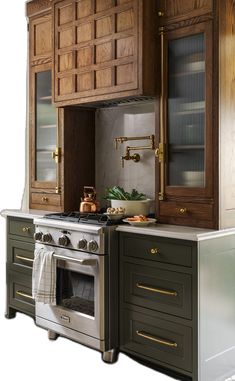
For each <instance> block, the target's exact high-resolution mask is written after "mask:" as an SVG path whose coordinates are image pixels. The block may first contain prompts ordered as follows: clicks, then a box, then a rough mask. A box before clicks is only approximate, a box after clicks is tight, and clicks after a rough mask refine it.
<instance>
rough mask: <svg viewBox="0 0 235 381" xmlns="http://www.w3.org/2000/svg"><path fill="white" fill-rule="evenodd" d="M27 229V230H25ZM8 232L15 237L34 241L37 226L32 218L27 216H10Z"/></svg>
mask: <svg viewBox="0 0 235 381" xmlns="http://www.w3.org/2000/svg"><path fill="white" fill-rule="evenodd" d="M25 229H26V231H25ZM7 230H8V234H9V235H14V236H15V237H14V238H15V239H19V240H23V241H26V242H33V235H34V232H35V226H34V224H33V221H32V220H29V219H25V218H16V217H8V229H7Z"/></svg>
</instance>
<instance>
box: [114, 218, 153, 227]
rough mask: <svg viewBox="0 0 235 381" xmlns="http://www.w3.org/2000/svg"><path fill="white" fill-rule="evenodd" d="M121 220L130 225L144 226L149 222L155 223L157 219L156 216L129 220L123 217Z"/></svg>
mask: <svg viewBox="0 0 235 381" xmlns="http://www.w3.org/2000/svg"><path fill="white" fill-rule="evenodd" d="M122 221H123V222H127V223H128V224H130V225H131V226H142V227H145V226H148V225H150V224H153V223H155V222H156V221H157V220H156V218H149V219H148V221H129V220H128V218H125V219H124V220H122Z"/></svg>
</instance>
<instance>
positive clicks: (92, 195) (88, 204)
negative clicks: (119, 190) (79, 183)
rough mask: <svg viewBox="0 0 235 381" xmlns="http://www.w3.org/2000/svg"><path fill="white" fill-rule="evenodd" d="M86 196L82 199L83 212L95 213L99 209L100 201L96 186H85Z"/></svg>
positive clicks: (81, 207) (84, 192) (81, 209)
mask: <svg viewBox="0 0 235 381" xmlns="http://www.w3.org/2000/svg"><path fill="white" fill-rule="evenodd" d="M83 194H84V197H83V198H82V199H81V203H80V212H81V213H95V212H98V210H99V202H98V201H97V200H96V190H95V188H94V187H89V186H85V187H84V191H83Z"/></svg>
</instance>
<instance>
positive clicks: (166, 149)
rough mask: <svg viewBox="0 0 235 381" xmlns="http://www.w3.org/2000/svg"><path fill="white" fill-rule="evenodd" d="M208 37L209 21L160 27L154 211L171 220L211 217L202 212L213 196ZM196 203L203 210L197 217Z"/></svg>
mask: <svg viewBox="0 0 235 381" xmlns="http://www.w3.org/2000/svg"><path fill="white" fill-rule="evenodd" d="M211 36H212V26H211V24H210V22H207V23H199V24H195V25H193V26H190V27H185V28H180V29H176V30H171V31H166V30H164V28H161V29H160V38H161V54H162V56H161V60H162V62H161V99H160V124H159V131H160V136H159V141H160V144H159V148H158V149H157V151H156V156H157V158H158V160H159V173H160V175H159V184H158V187H159V188H158V190H159V192H158V198H159V204H160V214H163V215H165V216H166V217H167V216H173V218H174V219H175V220H174V221H172V222H173V223H178V222H179V223H180V220H179V221H177V218H179V219H180V218H181V223H182V222H184V221H182V218H184V219H185V223H187V224H188V223H189V224H190V221H189V220H190V219H191V220H197V218H198V217H199V218H201V219H204V218H206V219H208V221H209V220H211V219H212V211H211V210H212V209H211V208H210V206H209V209H208V212H207V206H208V205H207V201H208V202H209V203H210V202H211V200H212V197H213V154H212V136H213V131H212V96H213V92H212V62H213V61H212V60H213V58H212V37H211ZM183 201H184V202H189V203H191V204H187V205H186V206H185V205H184V204H183V203H182V202H183ZM195 201H196V203H198V204H197V205H196V204H195ZM167 202H168V203H167ZM169 202H170V203H169ZM200 203H202V204H200ZM201 207H202V210H204V215H203V214H202V215H199V216H198V215H197V214H198V212H197V208H198V210H199V209H200V208H201ZM203 208H204V209H203ZM208 213H209V215H208ZM206 214H207V216H206ZM192 224H195V221H193V222H192ZM199 225H200V224H199ZM206 225H208V226H209V225H210V223H208V224H206Z"/></svg>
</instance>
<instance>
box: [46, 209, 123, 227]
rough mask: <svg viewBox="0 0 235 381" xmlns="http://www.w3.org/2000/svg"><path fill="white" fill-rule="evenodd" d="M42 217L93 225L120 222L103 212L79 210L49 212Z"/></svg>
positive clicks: (107, 224)
mask: <svg viewBox="0 0 235 381" xmlns="http://www.w3.org/2000/svg"><path fill="white" fill-rule="evenodd" d="M43 218H47V219H51V220H57V221H58V220H59V221H67V222H74V223H79V224H81V223H82V224H94V225H102V226H109V225H117V224H120V223H122V221H121V220H119V221H110V220H109V219H108V217H107V216H106V215H105V214H102V213H79V212H69V213H50V214H46V215H45V216H44V217H43Z"/></svg>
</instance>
